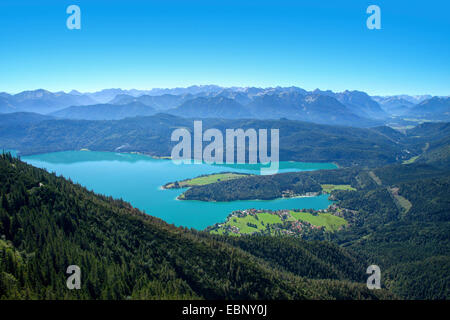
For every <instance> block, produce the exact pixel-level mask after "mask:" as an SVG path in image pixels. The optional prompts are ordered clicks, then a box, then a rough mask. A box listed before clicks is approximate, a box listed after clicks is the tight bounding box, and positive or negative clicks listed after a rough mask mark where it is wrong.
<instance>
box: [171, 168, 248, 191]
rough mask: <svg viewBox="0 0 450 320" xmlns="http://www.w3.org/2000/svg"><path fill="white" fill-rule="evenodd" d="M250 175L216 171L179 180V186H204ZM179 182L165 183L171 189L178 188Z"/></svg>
mask: <svg viewBox="0 0 450 320" xmlns="http://www.w3.org/2000/svg"><path fill="white" fill-rule="evenodd" d="M245 176H248V175H247V174H241V173H233V172H226V173H215V174H209V175H204V176H200V177H197V178H193V179H186V180H182V181H178V188H188V187H192V186H204V185H207V184H211V183H215V182H219V181H227V180H232V179H237V178H242V177H245ZM176 183H177V182H171V183H168V184H167V185H165V188H167V189H171V188H177V187H176Z"/></svg>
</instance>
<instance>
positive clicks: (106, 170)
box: [21, 151, 336, 230]
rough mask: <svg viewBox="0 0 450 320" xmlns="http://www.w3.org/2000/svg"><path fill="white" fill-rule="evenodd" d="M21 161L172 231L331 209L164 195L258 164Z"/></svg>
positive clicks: (89, 157) (315, 202)
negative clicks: (258, 214) (257, 215)
mask: <svg viewBox="0 0 450 320" xmlns="http://www.w3.org/2000/svg"><path fill="white" fill-rule="evenodd" d="M21 159H22V160H23V161H25V162H27V163H29V164H31V165H33V166H36V167H39V168H44V169H46V170H47V171H49V172H55V173H56V174H57V175H62V176H64V177H66V178H70V179H71V180H72V181H74V182H76V183H80V184H81V185H83V186H85V187H86V188H87V189H89V190H93V191H94V192H96V193H100V194H104V195H107V196H112V197H114V198H116V199H119V198H121V199H123V200H125V201H128V202H130V203H131V204H132V205H133V206H134V207H136V208H139V209H141V210H143V211H144V212H146V213H147V214H150V215H152V216H156V217H158V218H161V219H163V220H164V221H166V222H168V223H171V224H174V225H176V226H185V227H189V228H195V229H198V230H202V229H204V228H206V227H207V226H209V225H213V224H215V223H217V222H223V221H225V218H226V217H227V216H228V214H230V213H231V212H232V211H234V210H238V209H249V208H255V209H272V210H278V209H294V208H296V209H304V208H313V209H324V208H326V207H328V205H330V204H331V201H329V200H328V196H327V195H320V196H317V197H304V198H291V199H275V200H268V201H261V200H249V201H232V202H202V201H186V200H184V201H182V200H176V197H177V196H178V195H179V194H180V193H182V192H183V191H184V189H171V190H163V189H161V186H162V185H164V184H165V183H167V182H172V181H176V180H183V179H187V178H194V177H197V176H199V175H202V174H211V173H218V172H225V171H227V172H243V173H252V174H259V172H260V165H248V164H237V165H223V166H222V165H209V164H175V163H173V162H172V161H171V160H163V159H153V158H151V157H149V156H145V155H140V154H127V153H113V152H96V151H64V152H54V153H47V154H39V155H32V156H23V157H21ZM279 167H280V170H279V172H289V171H306V170H318V169H334V168H336V166H335V165H334V164H331V163H301V162H280V165H279Z"/></svg>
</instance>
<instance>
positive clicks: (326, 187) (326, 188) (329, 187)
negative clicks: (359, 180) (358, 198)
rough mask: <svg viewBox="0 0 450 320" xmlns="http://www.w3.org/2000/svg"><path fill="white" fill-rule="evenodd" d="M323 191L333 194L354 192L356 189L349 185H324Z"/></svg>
mask: <svg viewBox="0 0 450 320" xmlns="http://www.w3.org/2000/svg"><path fill="white" fill-rule="evenodd" d="M321 186H322V190H323V192H325V193H331V191H333V190H349V191H354V190H356V189H355V188H353V187H351V186H350V185H349V184H322V185H321Z"/></svg>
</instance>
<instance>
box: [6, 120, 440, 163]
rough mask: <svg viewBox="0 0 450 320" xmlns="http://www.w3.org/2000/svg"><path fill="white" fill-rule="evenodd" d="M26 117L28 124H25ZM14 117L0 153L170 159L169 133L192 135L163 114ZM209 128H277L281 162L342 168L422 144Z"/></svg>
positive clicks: (386, 135) (318, 132) (394, 138)
mask: <svg viewBox="0 0 450 320" xmlns="http://www.w3.org/2000/svg"><path fill="white" fill-rule="evenodd" d="M28 117H29V118H32V119H33V121H32V122H29V121H28V122H27V121H26V119H27V118H28ZM16 118H17V117H15V116H14V114H5V115H0V123H2V126H0V148H5V149H13V150H17V151H18V152H19V153H20V154H21V155H28V154H35V153H46V152H56V151H68V150H80V149H89V150H92V151H113V152H114V151H120V152H141V153H145V154H148V155H153V156H170V155H171V151H172V148H173V147H174V146H175V145H176V142H171V139H170V136H171V133H172V132H173V131H174V130H175V129H176V128H187V129H188V130H190V132H193V123H194V122H193V119H186V118H180V117H176V116H171V115H167V114H157V115H154V116H149V117H136V118H128V119H123V120H109V121H88V120H44V121H40V122H37V121H36V120H35V119H36V115H34V114H22V115H21V119H22V121H15V120H14V119H16ZM16 120H17V119H16ZM209 128H216V129H218V130H220V131H221V132H222V133H223V136H224V137H225V130H226V129H239V128H242V129H244V130H246V129H249V128H251V129H255V130H258V129H268V130H269V129H279V130H280V132H279V135H280V141H279V142H280V148H279V149H280V150H279V151H280V160H282V161H288V160H292V161H303V162H335V163H337V164H339V165H340V166H346V167H347V166H353V165H360V166H369V167H375V166H381V165H385V164H389V163H395V162H399V161H402V160H407V159H409V158H410V157H412V156H417V155H419V154H420V153H421V152H422V151H421V148H422V147H423V146H424V145H425V142H426V141H422V140H418V141H417V143H414V144H411V143H409V140H408V136H406V135H401V136H400V137H399V136H398V132H396V131H394V130H392V129H389V128H387V129H385V130H382V129H380V128H376V129H362V128H351V127H341V126H329V125H319V124H313V123H307V122H301V121H291V120H230V119H228V120H223V119H203V130H207V129H209ZM436 131H439V130H436ZM414 141H415V140H414ZM206 145H207V143H204V146H206ZM225 145H226V143H225V141H224V146H225ZM269 145H270V143H269Z"/></svg>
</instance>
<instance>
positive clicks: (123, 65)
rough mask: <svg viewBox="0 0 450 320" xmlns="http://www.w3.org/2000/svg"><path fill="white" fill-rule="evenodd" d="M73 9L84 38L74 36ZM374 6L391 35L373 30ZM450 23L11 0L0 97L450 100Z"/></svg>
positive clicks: (254, 8) (387, 9)
mask: <svg viewBox="0 0 450 320" xmlns="http://www.w3.org/2000/svg"><path fill="white" fill-rule="evenodd" d="M37 2H39V4H38V3H37ZM342 2H343V3H344V4H342ZM71 4H76V5H79V6H80V8H81V30H68V29H67V27H66V19H67V17H68V14H66V8H67V7H68V6H69V5H71ZM371 4H376V5H378V6H379V7H380V8H381V26H382V29H381V30H369V29H367V27H366V19H367V17H368V16H369V15H368V14H366V8H367V7H368V6H369V5H371ZM449 15H450V3H449V1H435V0H428V1H402V0H396V1H392V0H390V1H380V0H373V1H361V0H348V1H335V0H334V1H332V0H321V1H313V0H309V1H299V0H298V1H285V0H277V1H265V0H258V1H247V0H239V1H235V0H227V1H221V0H208V1H196V0H181V1H173V0H164V1H163V0H159V1H143V0H142V1H137V0H127V1H114V0H109V1H99V0H71V1H65V0H53V1H49V0H40V1H35V0H29V1H24V0H1V1H0V91H6V92H11V93H15V92H19V91H22V90H31V89H37V88H44V89H48V90H51V91H59V90H65V91H68V90H71V89H77V90H80V91H95V90H98V89H103V88H112V87H114V88H117V87H121V88H124V89H130V88H136V89H150V88H154V87H179V86H189V85H194V84H217V85H222V86H258V87H268V86H291V85H295V86H299V87H302V88H305V89H308V90H312V89H315V88H320V89H331V90H334V91H342V90H345V89H355V90H363V91H366V92H368V93H370V94H374V95H375V94H382V95H390V94H401V93H406V94H425V93H429V94H433V95H449V94H450V92H449V91H450V90H449V88H450V41H449V39H450V18H449Z"/></svg>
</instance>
